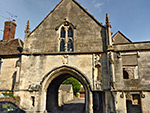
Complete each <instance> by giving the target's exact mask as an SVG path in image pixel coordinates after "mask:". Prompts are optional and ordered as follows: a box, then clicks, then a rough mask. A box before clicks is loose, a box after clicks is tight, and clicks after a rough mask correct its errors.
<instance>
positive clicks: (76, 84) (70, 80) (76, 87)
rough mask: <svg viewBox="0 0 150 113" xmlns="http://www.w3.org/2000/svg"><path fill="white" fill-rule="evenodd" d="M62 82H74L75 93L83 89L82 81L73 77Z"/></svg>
mask: <svg viewBox="0 0 150 113" xmlns="http://www.w3.org/2000/svg"><path fill="white" fill-rule="evenodd" d="M62 84H72V87H73V92H74V94H76V93H77V92H79V91H80V89H81V83H80V82H79V81H78V80H77V79H75V78H73V77H70V78H68V79H66V80H65V81H63V83H62Z"/></svg>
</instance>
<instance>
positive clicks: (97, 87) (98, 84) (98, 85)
mask: <svg viewBox="0 0 150 113" xmlns="http://www.w3.org/2000/svg"><path fill="white" fill-rule="evenodd" d="M95 85H96V89H101V85H102V84H101V82H100V81H95Z"/></svg>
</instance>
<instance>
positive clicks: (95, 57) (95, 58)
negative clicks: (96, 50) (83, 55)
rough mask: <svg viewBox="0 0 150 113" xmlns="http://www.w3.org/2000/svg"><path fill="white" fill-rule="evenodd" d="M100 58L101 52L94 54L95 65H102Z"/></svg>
mask: <svg viewBox="0 0 150 113" xmlns="http://www.w3.org/2000/svg"><path fill="white" fill-rule="evenodd" d="M100 59H101V54H95V55H94V65H95V67H101V62H100Z"/></svg>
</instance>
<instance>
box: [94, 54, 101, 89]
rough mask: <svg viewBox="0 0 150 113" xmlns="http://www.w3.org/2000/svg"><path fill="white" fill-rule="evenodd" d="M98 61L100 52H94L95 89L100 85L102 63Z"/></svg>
mask: <svg viewBox="0 0 150 113" xmlns="http://www.w3.org/2000/svg"><path fill="white" fill-rule="evenodd" d="M100 61H101V54H94V71H95V72H94V81H95V88H96V89H101V85H102V84H101V82H102V65H101V62H100Z"/></svg>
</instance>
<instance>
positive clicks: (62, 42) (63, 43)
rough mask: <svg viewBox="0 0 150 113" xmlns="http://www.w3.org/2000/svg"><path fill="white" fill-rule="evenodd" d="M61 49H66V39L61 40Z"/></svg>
mask: <svg viewBox="0 0 150 113" xmlns="http://www.w3.org/2000/svg"><path fill="white" fill-rule="evenodd" d="M60 51H65V42H64V40H61V42H60Z"/></svg>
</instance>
